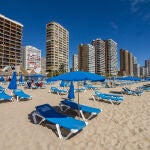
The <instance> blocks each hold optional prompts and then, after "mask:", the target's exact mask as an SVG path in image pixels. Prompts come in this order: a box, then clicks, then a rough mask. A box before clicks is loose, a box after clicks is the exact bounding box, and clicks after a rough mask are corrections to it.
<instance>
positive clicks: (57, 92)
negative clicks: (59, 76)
mask: <svg viewBox="0 0 150 150" xmlns="http://www.w3.org/2000/svg"><path fill="white" fill-rule="evenodd" d="M50 91H51V92H52V93H56V94H58V95H61V94H66V93H67V91H66V90H60V89H58V88H56V87H54V86H53V87H51V89H50ZM50 91H49V92H50Z"/></svg>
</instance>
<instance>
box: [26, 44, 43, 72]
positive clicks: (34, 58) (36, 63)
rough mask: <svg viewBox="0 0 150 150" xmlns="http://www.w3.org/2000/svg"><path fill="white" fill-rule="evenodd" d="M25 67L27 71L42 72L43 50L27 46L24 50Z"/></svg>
mask: <svg viewBox="0 0 150 150" xmlns="http://www.w3.org/2000/svg"><path fill="white" fill-rule="evenodd" d="M23 67H24V68H25V70H29V71H31V70H33V69H34V70H37V72H40V71H41V50H39V49H37V48H36V47H33V46H26V47H24V49H23Z"/></svg>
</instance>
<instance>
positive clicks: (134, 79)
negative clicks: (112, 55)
mask: <svg viewBox="0 0 150 150" xmlns="http://www.w3.org/2000/svg"><path fill="white" fill-rule="evenodd" d="M116 79H118V80H130V81H141V78H138V77H133V76H126V77H119V78H116Z"/></svg>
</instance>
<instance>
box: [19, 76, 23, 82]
mask: <svg viewBox="0 0 150 150" xmlns="http://www.w3.org/2000/svg"><path fill="white" fill-rule="evenodd" d="M19 82H23V76H22V74H21V75H20V78H19Z"/></svg>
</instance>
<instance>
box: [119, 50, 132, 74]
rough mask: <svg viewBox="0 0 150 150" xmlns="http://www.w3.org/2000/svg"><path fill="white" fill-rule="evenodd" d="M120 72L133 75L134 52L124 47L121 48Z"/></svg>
mask: <svg viewBox="0 0 150 150" xmlns="http://www.w3.org/2000/svg"><path fill="white" fill-rule="evenodd" d="M120 72H121V75H133V57H132V53H130V52H128V51H127V50H124V49H120Z"/></svg>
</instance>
